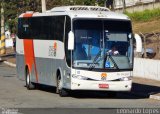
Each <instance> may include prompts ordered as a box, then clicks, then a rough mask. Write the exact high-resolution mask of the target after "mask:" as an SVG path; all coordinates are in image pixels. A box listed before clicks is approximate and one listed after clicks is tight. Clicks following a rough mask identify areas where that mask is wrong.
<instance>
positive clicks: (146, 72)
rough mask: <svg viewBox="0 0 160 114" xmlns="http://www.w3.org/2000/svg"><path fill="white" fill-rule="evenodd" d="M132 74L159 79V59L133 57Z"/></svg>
mask: <svg viewBox="0 0 160 114" xmlns="http://www.w3.org/2000/svg"><path fill="white" fill-rule="evenodd" d="M133 76H134V77H141V78H147V79H153V80H158V81H160V60H152V59H143V58H135V59H134V71H133Z"/></svg>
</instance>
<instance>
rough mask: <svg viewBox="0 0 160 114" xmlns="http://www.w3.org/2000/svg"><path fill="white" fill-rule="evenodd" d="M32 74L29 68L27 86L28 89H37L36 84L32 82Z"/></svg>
mask: <svg viewBox="0 0 160 114" xmlns="http://www.w3.org/2000/svg"><path fill="white" fill-rule="evenodd" d="M30 76H31V75H30V73H29V71H28V69H27V70H26V87H27V89H28V90H31V89H35V88H36V86H35V84H33V83H32V82H31V80H30Z"/></svg>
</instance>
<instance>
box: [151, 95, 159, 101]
mask: <svg viewBox="0 0 160 114" xmlns="http://www.w3.org/2000/svg"><path fill="white" fill-rule="evenodd" d="M149 98H150V99H155V100H160V96H159V95H150V96H149Z"/></svg>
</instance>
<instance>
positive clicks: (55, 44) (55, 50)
mask: <svg viewBox="0 0 160 114" xmlns="http://www.w3.org/2000/svg"><path fill="white" fill-rule="evenodd" d="M53 49H54V50H53V51H54V56H56V52H57V43H56V42H54V44H53Z"/></svg>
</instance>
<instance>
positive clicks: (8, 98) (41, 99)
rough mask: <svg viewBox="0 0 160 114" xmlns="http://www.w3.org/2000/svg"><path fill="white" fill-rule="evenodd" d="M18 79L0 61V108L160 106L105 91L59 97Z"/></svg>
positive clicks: (148, 100) (142, 99)
mask: <svg viewBox="0 0 160 114" xmlns="http://www.w3.org/2000/svg"><path fill="white" fill-rule="evenodd" d="M24 83H25V82H23V81H21V80H19V79H17V77H16V69H15V68H11V67H8V66H6V65H4V64H2V63H0V108H2V107H5V108H7V107H8V108H144V107H145V108H160V101H158V100H152V99H147V98H143V97H135V96H134V95H131V94H128V93H119V94H118V96H117V97H116V98H108V97H106V96H105V95H104V94H102V93H92V92H90V93H86V92H80V93H73V95H71V96H69V97H64V98H63V97H59V95H57V94H55V88H52V87H44V86H41V87H40V88H39V90H27V89H26V88H25V87H24Z"/></svg>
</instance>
